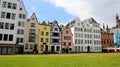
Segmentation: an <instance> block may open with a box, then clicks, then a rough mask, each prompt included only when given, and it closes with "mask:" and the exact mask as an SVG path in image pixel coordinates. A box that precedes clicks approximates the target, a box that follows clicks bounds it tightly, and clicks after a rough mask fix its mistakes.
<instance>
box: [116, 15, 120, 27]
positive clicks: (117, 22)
mask: <svg viewBox="0 0 120 67" xmlns="http://www.w3.org/2000/svg"><path fill="white" fill-rule="evenodd" d="M116 27H117V28H120V20H119V16H118V14H117V15H116Z"/></svg>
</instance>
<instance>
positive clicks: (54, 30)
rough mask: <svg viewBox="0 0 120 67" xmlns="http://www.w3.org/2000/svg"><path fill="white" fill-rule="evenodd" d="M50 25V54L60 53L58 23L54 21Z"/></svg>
mask: <svg viewBox="0 0 120 67" xmlns="http://www.w3.org/2000/svg"><path fill="white" fill-rule="evenodd" d="M49 24H50V25H51V44H50V46H51V52H53V53H54V52H55V53H61V30H60V27H59V25H58V22H57V21H56V20H54V21H53V22H52V23H49Z"/></svg>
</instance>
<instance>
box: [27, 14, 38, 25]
mask: <svg viewBox="0 0 120 67" xmlns="http://www.w3.org/2000/svg"><path fill="white" fill-rule="evenodd" d="M33 17H35V18H34V20H36V21H37V23H38V19H37V17H36V14H35V13H34V12H33V14H32V16H31V17H30V19H32V18H33ZM30 19H28V21H29V20H30ZM38 24H39V23H38Z"/></svg>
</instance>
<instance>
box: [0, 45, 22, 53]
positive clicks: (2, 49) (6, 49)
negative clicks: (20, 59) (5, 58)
mask: <svg viewBox="0 0 120 67" xmlns="http://www.w3.org/2000/svg"><path fill="white" fill-rule="evenodd" d="M22 53H23V46H21V45H17V46H16V45H15V44H0V55H6V54H8V55H9V54H22Z"/></svg>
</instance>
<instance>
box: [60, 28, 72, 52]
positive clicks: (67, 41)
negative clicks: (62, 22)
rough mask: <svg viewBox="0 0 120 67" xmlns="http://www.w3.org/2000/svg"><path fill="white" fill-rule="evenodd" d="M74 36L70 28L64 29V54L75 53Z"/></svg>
mask: <svg viewBox="0 0 120 67" xmlns="http://www.w3.org/2000/svg"><path fill="white" fill-rule="evenodd" d="M73 48H74V45H73V34H72V32H71V29H70V28H69V27H67V26H66V27H64V28H63V29H62V52H63V53H71V52H73Z"/></svg>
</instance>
